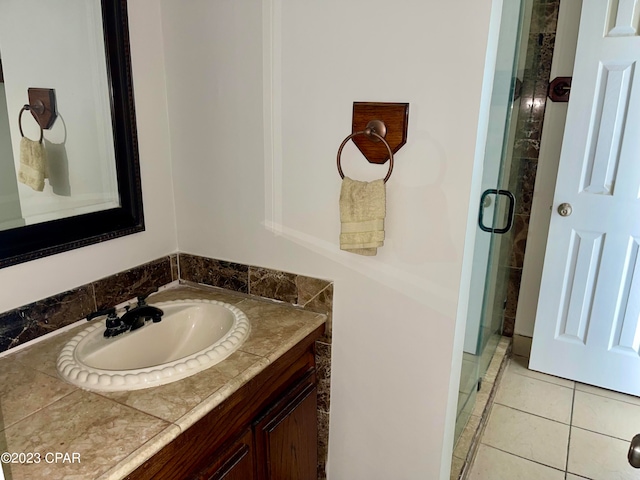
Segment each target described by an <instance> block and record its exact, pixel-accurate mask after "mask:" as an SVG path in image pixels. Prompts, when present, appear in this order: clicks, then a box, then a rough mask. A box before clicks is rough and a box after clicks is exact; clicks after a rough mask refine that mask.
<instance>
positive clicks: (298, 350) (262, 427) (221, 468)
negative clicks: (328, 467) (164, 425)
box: [126, 326, 324, 480]
mask: <svg viewBox="0 0 640 480" xmlns="http://www.w3.org/2000/svg"><path fill="white" fill-rule="evenodd" d="M323 330H324V326H321V327H318V329H316V330H315V331H314V332H313V333H312V334H310V335H308V336H307V337H306V338H305V339H304V340H302V341H300V342H299V343H298V344H297V345H296V346H294V347H293V348H292V349H290V350H289V351H288V352H287V353H285V354H284V355H283V356H282V357H280V358H279V359H278V360H276V361H275V362H273V363H272V364H270V365H269V366H268V367H267V368H265V370H263V371H262V372H260V373H259V374H258V375H256V376H255V377H254V378H252V379H251V380H250V381H249V382H248V383H246V384H245V385H244V386H243V387H241V388H240V389H239V390H237V391H236V392H235V393H233V394H232V395H231V396H230V397H229V398H228V399H226V400H225V401H224V402H222V403H221V404H220V405H218V406H217V407H215V408H214V409H213V410H212V411H211V412H209V413H208V414H206V415H205V416H204V417H203V418H202V419H200V420H199V421H198V422H196V423H195V424H194V425H192V426H191V427H189V428H188V429H187V430H186V431H185V432H183V433H182V434H181V435H179V436H178V437H177V438H176V439H174V440H173V441H171V442H170V443H169V444H167V445H166V446H165V447H164V448H163V449H162V450H160V452H158V453H157V454H156V455H154V456H153V457H151V458H150V459H148V460H147V461H146V462H145V463H144V464H142V465H141V466H140V467H138V468H137V469H136V470H135V471H134V472H132V473H131V474H130V475H129V476H128V477H126V478H127V479H131V480H138V479H154V480H159V479H179V480H185V479H193V480H252V479H255V480H289V479H290V480H315V479H316V478H317V438H318V434H317V413H316V393H317V390H316V383H317V380H316V370H315V359H314V344H315V340H316V339H317V338H319V337H320V335H322V332H323Z"/></svg>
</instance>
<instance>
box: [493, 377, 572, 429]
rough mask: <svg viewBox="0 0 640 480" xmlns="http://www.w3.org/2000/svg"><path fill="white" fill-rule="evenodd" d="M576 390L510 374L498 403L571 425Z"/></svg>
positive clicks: (501, 386) (503, 383)
mask: <svg viewBox="0 0 640 480" xmlns="http://www.w3.org/2000/svg"><path fill="white" fill-rule="evenodd" d="M572 401H573V389H572V388H567V387H561V386H560V385H555V384H553V383H548V382H543V381H542V380H537V379H535V378H530V377H525V376H522V375H517V374H515V373H513V371H512V370H508V371H507V372H506V373H505V375H504V377H503V378H502V381H501V382H500V386H499V387H498V392H497V393H496V398H495V403H499V404H501V405H506V406H508V407H512V408H516V409H518V410H522V411H524V412H528V413H533V414H534V415H539V416H541V417H544V418H549V419H551V420H556V421H557V422H562V423H566V424H569V423H570V422H571V403H572Z"/></svg>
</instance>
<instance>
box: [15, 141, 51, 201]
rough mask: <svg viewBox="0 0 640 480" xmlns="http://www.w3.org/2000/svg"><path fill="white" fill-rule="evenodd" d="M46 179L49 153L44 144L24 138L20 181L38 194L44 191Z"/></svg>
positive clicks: (19, 173) (21, 148) (21, 143)
mask: <svg viewBox="0 0 640 480" xmlns="http://www.w3.org/2000/svg"><path fill="white" fill-rule="evenodd" d="M45 178H47V153H46V151H45V149H44V144H42V143H40V142H37V141H34V140H31V139H29V138H27V137H22V140H20V171H19V172H18V180H19V181H20V182H21V183H24V184H25V185H28V186H29V187H31V188H33V189H34V190H35V191H36V192H41V191H42V190H44V179H45Z"/></svg>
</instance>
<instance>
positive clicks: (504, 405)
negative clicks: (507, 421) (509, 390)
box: [493, 401, 571, 427]
mask: <svg viewBox="0 0 640 480" xmlns="http://www.w3.org/2000/svg"><path fill="white" fill-rule="evenodd" d="M493 403H495V404H496V405H500V406H501V407H505V408H510V409H511V410H515V411H516V412H520V413H526V414H527V415H531V416H533V417H538V418H542V419H544V420H549V421H550V422H555V423H559V424H560V425H566V426H567V427H570V426H571V423H564V422H561V421H560V420H554V419H553V418H548V417H544V416H542V415H538V414H537V413H531V412H527V411H526V410H521V409H519V408H515V407H512V406H511V405H506V404H504V403H500V402H496V401H494V402H493ZM569 421H571V420H569Z"/></svg>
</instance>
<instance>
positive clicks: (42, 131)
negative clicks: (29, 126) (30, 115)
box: [18, 105, 44, 143]
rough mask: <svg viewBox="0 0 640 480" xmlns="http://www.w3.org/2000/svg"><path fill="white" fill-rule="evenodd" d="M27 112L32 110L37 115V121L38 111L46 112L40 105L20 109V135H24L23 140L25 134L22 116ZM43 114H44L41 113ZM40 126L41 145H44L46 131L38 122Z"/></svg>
mask: <svg viewBox="0 0 640 480" xmlns="http://www.w3.org/2000/svg"><path fill="white" fill-rule="evenodd" d="M25 110H32V111H33V112H34V113H35V114H36V121H38V120H37V115H38V111H40V110H42V111H44V105H43V106H42V108H40V106H39V105H35V106H34V105H25V106H24V107H22V108H21V109H20V115H18V127H20V135H22V138H24V132H23V131H22V114H23V113H24V111H25ZM40 113H42V112H40ZM38 126H39V127H40V140H39V143H42V138H43V137H44V129H43V128H42V125H40V122H39V121H38Z"/></svg>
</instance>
